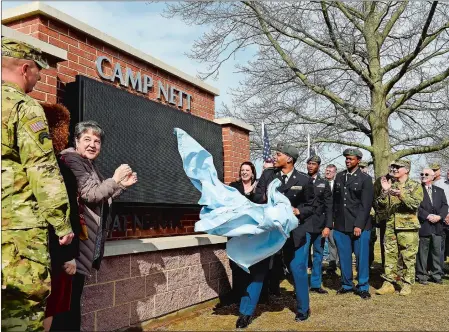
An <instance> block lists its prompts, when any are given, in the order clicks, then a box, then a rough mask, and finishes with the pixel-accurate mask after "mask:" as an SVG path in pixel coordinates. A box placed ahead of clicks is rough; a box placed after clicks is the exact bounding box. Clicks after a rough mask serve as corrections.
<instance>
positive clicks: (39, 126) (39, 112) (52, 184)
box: [2, 82, 72, 236]
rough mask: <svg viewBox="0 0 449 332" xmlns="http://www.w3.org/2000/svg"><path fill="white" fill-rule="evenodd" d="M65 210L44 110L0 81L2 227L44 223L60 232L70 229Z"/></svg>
mask: <svg viewBox="0 0 449 332" xmlns="http://www.w3.org/2000/svg"><path fill="white" fill-rule="evenodd" d="M69 212H70V211H69V203H68V196H67V191H66V188H65V186H64V182H63V179H62V176H61V173H60V171H59V168H58V163H57V161H56V157H55V154H54V152H53V146H52V142H51V140H50V135H49V131H48V125H47V120H46V118H45V113H44V110H43V109H42V107H41V106H40V105H39V103H38V102H37V101H36V100H34V99H33V98H31V97H30V96H28V95H26V94H25V93H24V92H23V91H22V90H21V89H20V88H19V87H18V86H17V85H15V84H12V83H5V82H2V231H3V230H9V229H30V228H36V227H47V223H49V224H51V225H52V226H53V227H54V229H55V231H56V234H57V235H58V236H63V235H66V234H68V233H70V232H71V231H72V229H71V227H70V222H69Z"/></svg>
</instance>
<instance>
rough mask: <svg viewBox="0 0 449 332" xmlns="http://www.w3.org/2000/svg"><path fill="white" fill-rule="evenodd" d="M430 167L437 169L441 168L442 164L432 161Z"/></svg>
mask: <svg viewBox="0 0 449 332" xmlns="http://www.w3.org/2000/svg"><path fill="white" fill-rule="evenodd" d="M429 168H430V169H431V170H432V171H437V170H439V169H440V168H441V166H440V164H438V163H432V164H430V165H429Z"/></svg>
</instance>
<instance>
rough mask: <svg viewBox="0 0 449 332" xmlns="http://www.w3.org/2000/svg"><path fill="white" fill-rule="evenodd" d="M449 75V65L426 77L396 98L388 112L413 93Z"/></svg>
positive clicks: (392, 110) (391, 111)
mask: <svg viewBox="0 0 449 332" xmlns="http://www.w3.org/2000/svg"><path fill="white" fill-rule="evenodd" d="M448 76H449V67H448V68H446V70H445V71H444V72H442V73H440V74H438V75H435V76H434V77H432V78H430V79H428V80H427V81H424V82H422V83H420V84H418V85H417V86H415V87H413V88H411V89H409V90H408V91H407V92H405V91H404V92H405V93H404V94H403V95H402V97H401V98H399V99H398V100H396V101H395V102H394V103H393V105H391V106H390V107H389V113H390V114H391V113H393V112H394V111H395V110H396V109H397V108H398V107H400V106H401V105H402V104H404V103H405V102H406V101H407V100H409V99H410V98H411V97H412V96H413V95H415V94H417V93H419V92H420V91H422V90H424V89H426V88H428V87H429V86H431V85H434V84H436V83H439V82H441V81H443V80H444V79H446V78H447V77H448Z"/></svg>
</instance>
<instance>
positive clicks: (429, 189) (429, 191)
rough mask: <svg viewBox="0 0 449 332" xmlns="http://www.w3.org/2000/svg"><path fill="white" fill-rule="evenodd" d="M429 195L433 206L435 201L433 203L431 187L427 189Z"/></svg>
mask: <svg viewBox="0 0 449 332" xmlns="http://www.w3.org/2000/svg"><path fill="white" fill-rule="evenodd" d="M427 193H428V194H429V198H430V203H432V204H433V201H432V187H431V186H428V187H427Z"/></svg>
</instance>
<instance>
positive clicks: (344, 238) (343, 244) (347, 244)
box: [334, 230, 371, 291]
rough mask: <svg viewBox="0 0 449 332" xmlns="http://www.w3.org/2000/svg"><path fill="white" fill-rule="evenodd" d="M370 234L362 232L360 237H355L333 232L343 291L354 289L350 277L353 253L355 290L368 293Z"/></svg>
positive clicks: (367, 231)
mask: <svg viewBox="0 0 449 332" xmlns="http://www.w3.org/2000/svg"><path fill="white" fill-rule="evenodd" d="M370 234H371V231H370V230H364V231H362V234H360V236H358V237H355V236H354V234H353V233H346V232H340V231H337V230H334V238H335V243H336V244H337V250H338V256H339V257H340V269H341V284H342V287H343V288H344V289H352V288H353V287H354V284H353V275H352V252H353V251H354V254H355V257H356V260H357V281H358V284H357V289H358V290H360V291H369V284H368V281H369V246H370Z"/></svg>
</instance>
